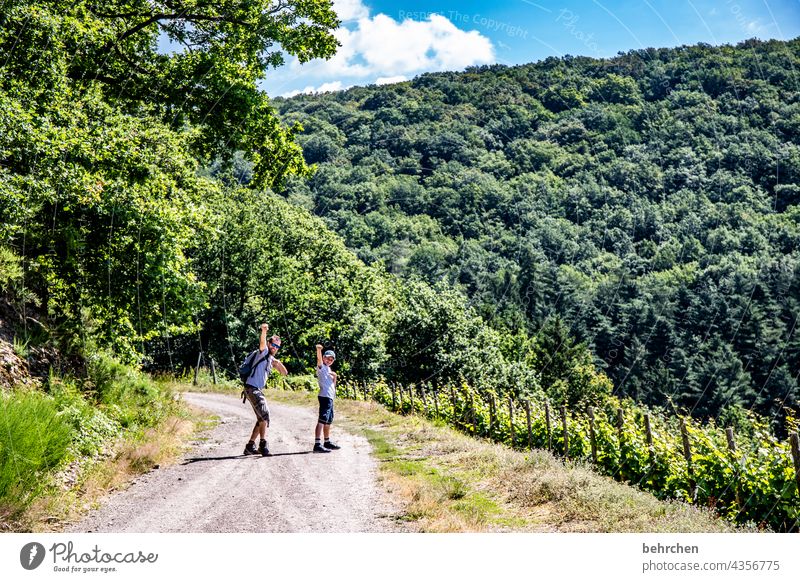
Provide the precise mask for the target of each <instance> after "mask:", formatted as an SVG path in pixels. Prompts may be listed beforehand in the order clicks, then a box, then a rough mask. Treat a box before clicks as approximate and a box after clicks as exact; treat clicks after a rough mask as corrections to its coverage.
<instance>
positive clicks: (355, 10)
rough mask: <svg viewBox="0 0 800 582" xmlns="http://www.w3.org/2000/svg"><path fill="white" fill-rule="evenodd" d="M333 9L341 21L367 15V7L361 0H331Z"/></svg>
mask: <svg viewBox="0 0 800 582" xmlns="http://www.w3.org/2000/svg"><path fill="white" fill-rule="evenodd" d="M333 11H334V12H336V14H337V15H338V16H339V20H341V21H342V22H348V21H350V20H358V19H359V18H366V17H368V16H369V8H367V7H366V6H364V3H363V2H361V0H333Z"/></svg>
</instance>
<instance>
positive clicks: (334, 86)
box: [281, 81, 351, 98]
mask: <svg viewBox="0 0 800 582" xmlns="http://www.w3.org/2000/svg"><path fill="white" fill-rule="evenodd" d="M350 87H351V85H348V86H345V85H344V83H342V82H341V81H332V82H330V83H323V84H322V85H320V86H319V87H314V86H313V85H309V86H308V87H306V88H305V89H295V90H294V91H289V92H287V93H283V94H282V95H281V97H286V98H289V97H294V96H295V95H300V94H303V93H306V94H312V93H328V92H333V91H344V90H345V89H349V88H350Z"/></svg>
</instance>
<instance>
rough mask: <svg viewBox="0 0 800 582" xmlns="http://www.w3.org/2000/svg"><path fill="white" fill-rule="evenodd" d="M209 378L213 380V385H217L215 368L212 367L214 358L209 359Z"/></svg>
mask: <svg viewBox="0 0 800 582" xmlns="http://www.w3.org/2000/svg"><path fill="white" fill-rule="evenodd" d="M211 378H212V379H213V380H214V384H216V383H217V367H216V366H215V365H214V358H211Z"/></svg>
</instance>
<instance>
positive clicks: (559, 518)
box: [267, 390, 740, 532]
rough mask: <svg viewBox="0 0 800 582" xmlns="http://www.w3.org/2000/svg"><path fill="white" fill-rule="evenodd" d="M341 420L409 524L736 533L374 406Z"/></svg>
mask: <svg viewBox="0 0 800 582" xmlns="http://www.w3.org/2000/svg"><path fill="white" fill-rule="evenodd" d="M267 399H268V400H275V401H279V402H284V403H287V404H292V405H296V406H308V407H313V406H314V405H315V398H314V393H313V392H305V391H296V392H295V391H282V390H271V391H269V393H268V395H267ZM336 410H337V422H336V426H337V427H341V428H343V429H346V430H348V431H350V432H353V433H356V434H361V435H363V436H364V437H366V439H367V440H368V441H369V442H370V444H371V445H372V448H373V455H374V457H375V458H376V459H377V460H378V461H379V467H380V478H381V481H382V483H383V485H384V487H385V488H386V490H387V492H390V494H391V496H392V497H393V498H394V499H399V500H400V501H401V502H402V503H403V506H404V509H403V518H402V519H403V520H404V521H405V522H406V524H407V526H408V527H409V529H412V530H415V531H429V532H465V531H469V532H495V531H521V532H559V531H561V532H731V531H740V530H737V528H736V527H735V526H734V525H732V524H730V523H728V522H726V521H724V520H722V519H719V518H717V517H716V516H714V515H713V513H712V512H711V511H709V510H705V509H703V508H698V507H694V506H690V505H687V504H685V503H681V502H670V501H660V500H658V499H656V498H655V497H654V496H653V495H652V494H650V493H647V492H643V491H640V490H638V489H636V488H635V487H631V486H629V485H625V484H623V483H619V482H617V481H614V480H613V479H611V478H610V477H606V476H603V475H600V474H598V473H596V472H594V471H593V470H591V468H590V467H588V466H586V465H583V464H574V463H564V461H563V460H561V459H558V458H556V457H554V456H553V455H552V454H550V453H549V452H547V451H542V450H533V451H516V450H512V449H510V448H509V447H507V446H504V445H500V444H496V443H491V442H489V441H486V440H482V439H476V438H472V437H469V436H467V435H464V434H462V433H459V432H457V431H455V430H453V429H451V428H448V427H447V426H444V425H443V423H441V422H431V421H428V420H426V419H423V418H421V417H418V416H401V415H398V414H394V413H391V412H389V411H387V410H386V409H385V408H383V407H382V406H381V405H379V404H377V403H375V402H362V401H352V400H347V399H343V398H339V399H337V401H336Z"/></svg>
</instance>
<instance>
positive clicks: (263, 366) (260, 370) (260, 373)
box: [247, 347, 275, 388]
mask: <svg viewBox="0 0 800 582" xmlns="http://www.w3.org/2000/svg"><path fill="white" fill-rule="evenodd" d="M268 353H269V347H268V348H267V349H265V350H264V351H263V352H259V353H258V354H257V355H256V358H255V360H254V361H253V363H255V362H258V361H259V360H260V359H261V358H263V357H264V356H265V355H267V354H268ZM274 359H275V358H274V357H272V356H268V357H267V358H266V359H265V360H264V361H263V362H261V363H260V364H258V366H256V368H255V370H253V372H252V373H251V374H250V377H249V378H248V379H247V383H248V384H249V385H250V386H253V387H254V388H263V387H264V385H265V384H266V383H267V378H268V377H269V375H270V373H271V372H272V361H273V360H274Z"/></svg>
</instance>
